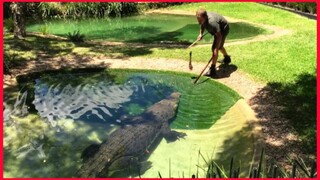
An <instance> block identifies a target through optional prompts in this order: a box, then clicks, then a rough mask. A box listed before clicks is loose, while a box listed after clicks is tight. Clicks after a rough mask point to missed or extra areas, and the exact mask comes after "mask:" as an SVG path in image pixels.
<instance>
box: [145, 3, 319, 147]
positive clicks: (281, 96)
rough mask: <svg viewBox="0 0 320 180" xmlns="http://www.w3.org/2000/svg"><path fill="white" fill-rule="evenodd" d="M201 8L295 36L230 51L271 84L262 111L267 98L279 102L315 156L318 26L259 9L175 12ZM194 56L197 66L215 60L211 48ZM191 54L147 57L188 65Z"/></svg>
mask: <svg viewBox="0 0 320 180" xmlns="http://www.w3.org/2000/svg"><path fill="white" fill-rule="evenodd" d="M199 7H204V8H206V9H207V10H208V11H215V12H218V13H220V14H222V15H225V16H227V17H232V18H237V19H243V20H246V21H249V22H253V23H259V24H265V25H271V26H277V27H280V28H283V29H287V30H290V31H292V33H291V34H288V35H285V36H282V37H280V38H276V39H272V40H267V41H263V42H255V43H251V44H243V45H234V46H229V47H227V51H228V53H229V54H230V55H231V57H232V62H233V63H234V64H235V65H236V66H237V67H238V69H239V70H240V71H241V72H244V73H246V74H248V75H249V76H250V77H252V78H254V79H255V80H257V81H262V82H264V83H266V84H267V86H266V87H265V88H264V89H262V90H261V92H260V94H261V95H258V96H257V97H256V98H258V99H259V101H258V102H257V105H263V102H264V98H265V97H268V96H270V97H274V98H275V99H276V102H275V104H274V105H275V106H276V107H277V108H278V110H279V112H280V113H282V115H283V116H285V117H287V118H288V119H289V120H290V123H291V126H293V127H294V129H295V130H296V131H297V132H298V133H299V135H300V137H301V138H302V140H303V143H304V145H305V149H304V150H305V151H308V152H310V153H315V144H316V140H315V139H316V131H315V129H316V128H315V127H316V126H315V125H316V21H314V20H310V19H307V18H305V17H301V16H299V15H296V14H294V13H290V12H287V11H283V10H279V9H276V8H271V7H268V6H264V5H261V4H258V3H192V4H184V5H181V6H175V7H172V9H179V10H187V11H192V12H195V11H196V10H197V9H198V8H199ZM230 31H232V29H231V30H230ZM192 52H193V53H192V55H193V60H194V61H200V62H206V61H208V60H209V58H210V55H211V52H210V48H209V47H207V48H205V47H195V48H193V49H192ZM188 53H189V51H186V50H184V49H155V50H152V53H150V54H148V55H147V56H148V57H153V56H155V57H159V56H160V57H166V58H180V59H185V60H188ZM258 116H261V117H263V113H261V114H260V113H258Z"/></svg>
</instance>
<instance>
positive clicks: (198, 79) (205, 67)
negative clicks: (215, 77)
mask: <svg viewBox="0 0 320 180" xmlns="http://www.w3.org/2000/svg"><path fill="white" fill-rule="evenodd" d="M211 60H212V58H211V59H210V60H209V62H208V64H207V65H206V67H204V68H203V70H202V71H201V73H200V74H199V76H198V77H197V79H196V80H195V81H194V82H193V84H196V83H197V82H198V80H199V79H200V77H201V76H202V74H203V72H204V70H206V69H207V67H208V66H209V64H210V62H211Z"/></svg>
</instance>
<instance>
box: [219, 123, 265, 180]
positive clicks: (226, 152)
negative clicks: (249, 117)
mask: <svg viewBox="0 0 320 180" xmlns="http://www.w3.org/2000/svg"><path fill="white" fill-rule="evenodd" d="M256 125H257V124H256V122H254V121H250V122H248V123H246V124H245V125H244V126H243V127H242V128H241V129H240V130H239V131H237V132H236V133H235V134H233V135H232V137H231V138H229V139H227V140H225V141H224V142H223V145H222V149H223V151H222V152H218V153H216V156H215V162H216V163H217V164H218V165H219V166H220V167H223V168H224V169H225V172H229V170H230V161H231V159H233V170H237V168H240V177H249V176H248V174H247V173H249V171H248V170H249V169H250V162H251V161H252V159H253V160H254V164H253V165H257V162H258V161H259V155H260V152H261V150H262V148H263V144H262V139H259V138H258V136H256V135H254V134H253V129H254V127H255V126H256ZM232 173H233V171H232ZM226 175H227V176H229V173H228V174H226ZM232 175H233V174H232Z"/></svg>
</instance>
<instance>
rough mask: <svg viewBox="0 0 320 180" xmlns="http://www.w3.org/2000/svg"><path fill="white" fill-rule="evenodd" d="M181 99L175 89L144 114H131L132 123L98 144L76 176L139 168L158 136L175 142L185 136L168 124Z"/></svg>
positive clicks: (91, 175)
mask: <svg viewBox="0 0 320 180" xmlns="http://www.w3.org/2000/svg"><path fill="white" fill-rule="evenodd" d="M179 98H180V93H178V92H173V93H172V94H171V95H170V96H168V97H167V98H165V99H163V100H161V101H159V102H157V103H155V104H153V105H152V106H150V107H149V108H148V109H146V110H145V111H144V112H143V113H142V114H140V115H138V116H133V117H131V118H130V121H129V122H130V123H128V124H126V125H124V126H121V127H119V128H118V129H117V130H115V131H114V132H112V133H111V134H110V135H109V136H108V138H107V140H106V141H104V142H103V143H102V144H100V145H99V147H98V148H97V149H96V151H95V153H94V155H91V157H88V159H87V160H86V162H84V163H83V165H82V166H81V167H80V169H79V170H78V171H77V172H76V175H75V176H76V177H87V178H94V177H110V173H111V171H112V170H114V169H123V168H127V167H129V166H134V167H139V166H140V164H141V160H142V159H143V157H148V155H150V149H151V148H152V146H156V145H155V142H157V141H156V139H159V138H160V139H161V138H162V137H164V138H165V139H166V140H167V142H173V141H175V140H177V139H179V138H184V136H186V134H185V133H181V132H177V131H173V130H171V129H170V127H169V123H170V120H172V119H173V117H174V116H175V114H176V109H177V107H178V103H179ZM139 173H140V172H139Z"/></svg>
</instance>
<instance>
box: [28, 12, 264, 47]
mask: <svg viewBox="0 0 320 180" xmlns="http://www.w3.org/2000/svg"><path fill="white" fill-rule="evenodd" d="M27 31H29V32H44V31H45V32H46V33H49V34H55V35H59V36H63V37H67V35H68V33H69V32H70V33H71V34H72V33H73V32H75V31H79V32H80V33H81V34H84V35H85V38H87V39H91V40H108V41H119V42H139V43H159V42H176V43H191V42H193V41H195V40H196V38H197V36H198V34H199V24H198V22H197V20H196V18H195V16H185V15H166V14H146V15H138V16H132V17H122V18H105V19H81V20H74V19H72V20H51V21H46V22H42V23H36V24H33V25H29V26H28V27H27ZM266 33H270V32H268V30H266V29H263V28H261V27H257V26H253V25H252V24H248V23H244V22H231V23H230V33H229V35H228V38H227V41H231V40H239V39H244V38H252V37H255V36H257V35H260V34H266ZM210 42H212V37H211V36H209V35H207V36H206V37H204V39H203V40H202V41H200V42H199V43H210Z"/></svg>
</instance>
